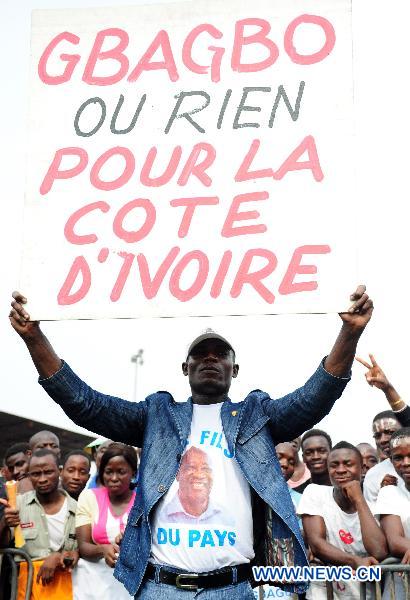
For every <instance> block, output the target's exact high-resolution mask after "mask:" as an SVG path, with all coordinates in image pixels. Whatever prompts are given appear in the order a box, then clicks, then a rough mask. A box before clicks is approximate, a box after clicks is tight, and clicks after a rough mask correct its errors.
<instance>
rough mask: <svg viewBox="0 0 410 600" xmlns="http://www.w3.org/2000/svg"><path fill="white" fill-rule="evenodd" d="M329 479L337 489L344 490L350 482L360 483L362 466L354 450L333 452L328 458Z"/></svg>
mask: <svg viewBox="0 0 410 600" xmlns="http://www.w3.org/2000/svg"><path fill="white" fill-rule="evenodd" d="M328 469H329V477H330V481H331V483H332V485H333V486H334V487H335V488H343V487H344V486H345V485H346V483H348V482H349V481H360V479H361V472H362V464H361V462H360V458H359V456H358V454H357V452H355V451H354V450H350V449H349V448H340V450H332V451H331V452H330V454H329V458H328Z"/></svg>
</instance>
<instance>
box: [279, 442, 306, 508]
mask: <svg viewBox="0 0 410 600" xmlns="http://www.w3.org/2000/svg"><path fill="white" fill-rule="evenodd" d="M275 449H276V455H277V457H278V460H279V464H280V469H281V471H282V475H283V477H284V478H285V481H287V483H288V485H289V482H290V480H291V477H292V475H293V473H294V472H295V463H296V457H297V455H298V452H297V449H296V447H295V445H294V444H293V443H292V442H282V443H281V444H278V445H277V446H276V447H275ZM289 493H290V497H291V498H292V502H293V506H294V507H295V510H297V507H298V504H299V501H300V499H301V497H302V494H299V492H297V491H296V490H295V489H293V488H291V487H290V486H289Z"/></svg>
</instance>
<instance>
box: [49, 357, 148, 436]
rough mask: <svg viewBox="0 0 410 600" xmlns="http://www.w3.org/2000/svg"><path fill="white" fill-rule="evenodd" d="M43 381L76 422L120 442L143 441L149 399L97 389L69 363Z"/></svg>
mask: <svg viewBox="0 0 410 600" xmlns="http://www.w3.org/2000/svg"><path fill="white" fill-rule="evenodd" d="M39 383H40V384H41V385H42V386H43V388H44V389H45V391H46V392H47V394H48V395H49V396H51V398H52V399H53V400H54V401H55V402H56V403H57V404H59V405H60V406H61V408H62V409H63V410H64V412H65V414H66V415H67V416H68V417H70V419H71V420H72V421H74V423H76V424H77V425H80V426H81V427H85V429H88V430H89V431H93V432H95V433H97V434H98V435H101V436H104V437H106V438H108V439H112V440H115V441H116V442H123V443H125V444H131V445H133V446H141V445H142V434H143V430H144V427H145V421H146V410H147V409H146V403H145V402H128V401H127V400H122V399H121V398H116V397H114V396H107V395H105V394H101V393H100V392H97V391H95V390H93V389H92V388H91V387H90V386H88V385H87V384H86V383H84V381H82V380H81V379H80V378H79V377H78V376H77V375H76V374H75V373H74V372H73V371H72V370H71V369H70V367H69V366H68V364H67V363H65V362H63V365H62V367H61V369H60V370H59V371H57V373H54V375H52V376H51V377H48V378H47V379H39Z"/></svg>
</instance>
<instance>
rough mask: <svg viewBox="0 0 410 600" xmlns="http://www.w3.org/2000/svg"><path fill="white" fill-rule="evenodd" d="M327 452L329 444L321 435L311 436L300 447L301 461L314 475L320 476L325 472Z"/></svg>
mask: <svg viewBox="0 0 410 600" xmlns="http://www.w3.org/2000/svg"><path fill="white" fill-rule="evenodd" d="M329 452H330V447H329V442H328V441H327V439H326V438H325V437H323V435H313V436H312V437H309V438H307V439H306V440H305V441H304V442H303V445H302V454H303V460H304V461H305V463H306V464H307V467H308V469H309V471H310V472H311V473H312V474H314V475H322V474H323V473H325V472H326V471H327V458H328V456H329Z"/></svg>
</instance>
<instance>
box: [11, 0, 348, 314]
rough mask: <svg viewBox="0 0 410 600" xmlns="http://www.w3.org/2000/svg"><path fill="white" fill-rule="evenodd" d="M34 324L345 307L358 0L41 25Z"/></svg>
mask: <svg viewBox="0 0 410 600" xmlns="http://www.w3.org/2000/svg"><path fill="white" fill-rule="evenodd" d="M31 65H32V67H31V107H30V141H29V165H28V175H27V193H26V207H25V243H24V257H23V264H22V274H21V283H20V289H21V290H23V291H24V293H25V295H27V297H28V298H29V300H30V305H29V310H30V313H31V315H32V317H33V318H39V319H63V318H103V317H139V316H180V315H218V314H261V313H279V312H331V311H340V310H343V309H346V307H347V306H346V303H347V297H348V294H349V293H350V291H351V290H352V286H353V288H354V283H355V282H356V278H355V269H356V257H355V251H354V229H353V226H354V223H353V222H352V221H353V217H352V214H353V213H352V206H353V203H354V200H353V198H352V164H351V157H352V139H353V138H352V96H353V94H352V44H351V3H350V0H293V1H292V2H288V1H287V0H254V1H253V2H251V3H249V2H248V1H242V0H224V2H220V1H219V0H211V1H209V0H206V1H203V0H199V1H193V2H181V3H175V4H161V5H150V6H134V7H127V8H123V9H119V8H99V9H79V10H39V11H34V13H33V19H32V63H31Z"/></svg>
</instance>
